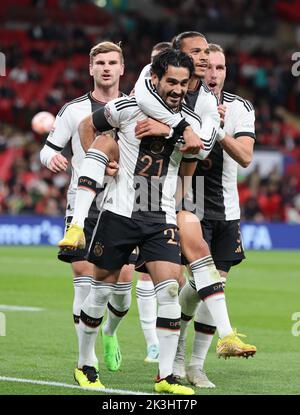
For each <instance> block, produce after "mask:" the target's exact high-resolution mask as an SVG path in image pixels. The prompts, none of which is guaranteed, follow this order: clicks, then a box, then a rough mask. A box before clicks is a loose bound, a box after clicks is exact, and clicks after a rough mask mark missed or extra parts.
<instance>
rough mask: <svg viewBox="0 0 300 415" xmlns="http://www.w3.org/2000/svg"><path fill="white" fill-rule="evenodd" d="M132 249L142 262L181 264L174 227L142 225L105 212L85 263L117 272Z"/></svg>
mask: <svg viewBox="0 0 300 415" xmlns="http://www.w3.org/2000/svg"><path fill="white" fill-rule="evenodd" d="M136 247H138V248H139V252H140V254H141V256H142V257H143V259H144V260H145V262H150V261H167V262H172V263H176V264H180V262H181V258H180V257H181V254H180V247H179V235H178V228H177V226H176V225H173V224H165V223H153V222H144V221H142V220H137V219H131V218H127V217H124V216H120V215H117V214H115V213H112V212H109V211H104V212H103V213H102V214H101V217H100V220H99V224H98V227H97V230H96V233H95V236H94V238H93V241H92V244H91V247H90V251H89V254H88V261H90V262H92V263H93V264H95V265H96V266H97V267H99V268H104V269H120V268H121V267H122V266H123V265H124V264H128V262H129V256H130V254H131V253H132V251H133V250H134V249H135V248H136Z"/></svg>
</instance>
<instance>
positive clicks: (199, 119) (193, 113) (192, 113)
mask: <svg viewBox="0 0 300 415" xmlns="http://www.w3.org/2000/svg"><path fill="white" fill-rule="evenodd" d="M182 111H183V112H186V113H187V114H188V115H190V116H191V117H193V118H195V119H196V120H197V121H198V122H199V124H200V127H201V126H202V121H201V118H200V117H199V115H197V114H196V113H195V112H193V111H192V110H191V109H190V108H189V107H188V106H187V105H186V104H182Z"/></svg>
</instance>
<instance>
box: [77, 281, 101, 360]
mask: <svg viewBox="0 0 300 415" xmlns="http://www.w3.org/2000/svg"><path fill="white" fill-rule="evenodd" d="M73 284H74V300H73V319H74V325H75V330H76V333H77V339H78V345H79V343H80V341H81V333H82V331H81V330H80V329H79V322H80V312H81V307H82V304H83V302H84V300H85V299H86V297H87V296H88V294H89V292H90V289H91V284H92V276H90V275H82V276H80V277H74V279H73ZM93 355H94V364H97V363H98V359H97V355H96V352H95V349H94V351H93Z"/></svg>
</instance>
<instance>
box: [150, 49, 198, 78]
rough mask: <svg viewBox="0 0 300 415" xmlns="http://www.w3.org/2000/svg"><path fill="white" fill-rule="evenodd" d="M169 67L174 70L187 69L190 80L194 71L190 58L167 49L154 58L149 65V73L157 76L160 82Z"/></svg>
mask: <svg viewBox="0 0 300 415" xmlns="http://www.w3.org/2000/svg"><path fill="white" fill-rule="evenodd" d="M169 65H171V66H175V67H176V68H181V67H183V68H187V69H188V70H189V72H190V78H191V77H192V75H193V74H194V71H195V68H194V63H193V59H192V58H190V57H189V56H188V55H187V54H186V53H183V52H180V51H179V50H175V49H172V48H168V49H165V50H163V51H162V52H160V53H159V54H158V55H156V56H155V57H154V59H153V62H152V65H151V73H154V74H155V75H157V77H158V79H159V80H160V79H161V78H162V77H163V76H164V74H165V73H166V72H167V70H168V66H169Z"/></svg>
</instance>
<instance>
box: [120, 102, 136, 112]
mask: <svg viewBox="0 0 300 415" xmlns="http://www.w3.org/2000/svg"><path fill="white" fill-rule="evenodd" d="M137 106H138V104H137V103H134V102H133V103H130V102H128V103H124V104H123V105H122V106H119V107H116V110H117V111H121V110H123V109H124V108H129V107H137Z"/></svg>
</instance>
